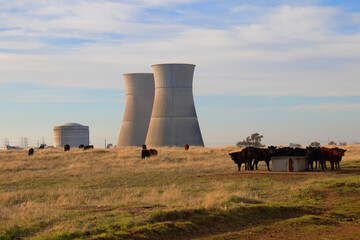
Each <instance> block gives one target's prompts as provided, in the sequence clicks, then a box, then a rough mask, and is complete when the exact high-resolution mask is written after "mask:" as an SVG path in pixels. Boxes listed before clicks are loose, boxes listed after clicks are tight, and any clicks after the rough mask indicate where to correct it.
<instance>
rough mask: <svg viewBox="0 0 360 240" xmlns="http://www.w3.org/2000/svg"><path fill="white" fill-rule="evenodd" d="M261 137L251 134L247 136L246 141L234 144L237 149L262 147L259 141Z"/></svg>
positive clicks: (257, 134)
mask: <svg viewBox="0 0 360 240" xmlns="http://www.w3.org/2000/svg"><path fill="white" fill-rule="evenodd" d="M263 137H264V136H263V135H260V134H259V133H253V134H251V135H250V136H248V137H247V138H246V139H244V140H242V141H239V142H237V143H236V146H238V147H250V146H251V147H263V146H264V145H263V144H261V139H262V138H263Z"/></svg>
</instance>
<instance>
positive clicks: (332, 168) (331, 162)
mask: <svg viewBox="0 0 360 240" xmlns="http://www.w3.org/2000/svg"><path fill="white" fill-rule="evenodd" d="M330 165H331V170H334V169H335V168H334V161H330Z"/></svg>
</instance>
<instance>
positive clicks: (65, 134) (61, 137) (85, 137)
mask: <svg viewBox="0 0 360 240" xmlns="http://www.w3.org/2000/svg"><path fill="white" fill-rule="evenodd" d="M66 144H69V145H70V147H72V148H74V147H79V145H81V144H83V145H85V146H86V145H89V126H83V125H81V124H78V123H66V124H63V125H60V126H55V127H54V147H55V148H58V147H63V146H64V145H66Z"/></svg>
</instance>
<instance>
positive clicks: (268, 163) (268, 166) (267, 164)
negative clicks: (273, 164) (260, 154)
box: [265, 161, 270, 171]
mask: <svg viewBox="0 0 360 240" xmlns="http://www.w3.org/2000/svg"><path fill="white" fill-rule="evenodd" d="M265 162H266V166H267V169H268V170H269V171H270V162H269V161H265Z"/></svg>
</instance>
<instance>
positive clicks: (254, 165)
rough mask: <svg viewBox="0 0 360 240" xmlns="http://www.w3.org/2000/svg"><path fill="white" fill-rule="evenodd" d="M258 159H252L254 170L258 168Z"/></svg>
mask: <svg viewBox="0 0 360 240" xmlns="http://www.w3.org/2000/svg"><path fill="white" fill-rule="evenodd" d="M257 165H258V161H257V160H256V159H254V164H253V169H254V170H255V168H256V170H258V166H257Z"/></svg>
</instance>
